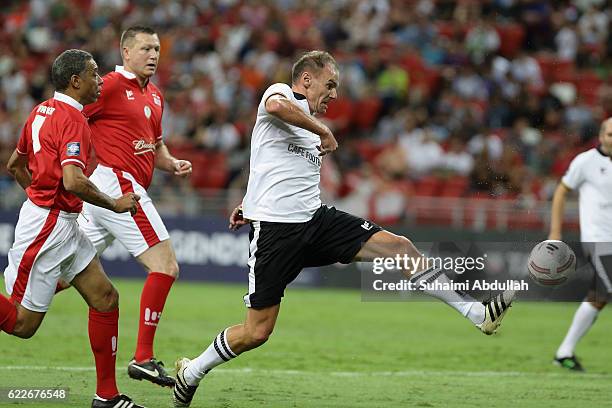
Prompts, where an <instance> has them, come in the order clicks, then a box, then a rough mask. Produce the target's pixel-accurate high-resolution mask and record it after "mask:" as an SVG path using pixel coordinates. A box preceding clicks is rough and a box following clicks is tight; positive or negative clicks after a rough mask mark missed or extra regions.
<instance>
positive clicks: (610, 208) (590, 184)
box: [548, 118, 612, 371]
mask: <svg viewBox="0 0 612 408" xmlns="http://www.w3.org/2000/svg"><path fill="white" fill-rule="evenodd" d="M599 143H600V145H599V146H598V147H596V148H593V149H590V150H588V151H586V152H584V153H581V154H579V155H578V156H576V157H575V158H574V160H572V162H571V163H570V166H569V168H568V170H567V173H566V174H565V175H564V176H563V178H562V179H561V182H560V183H559V185H558V186H557V189H556V191H555V194H554V197H553V203H552V214H551V224H550V233H549V235H548V238H549V239H557V240H560V239H561V232H562V223H563V209H564V207H565V199H566V195H567V193H568V192H569V191H570V190H577V191H578V194H579V206H580V209H579V211H580V240H581V241H582V243H583V247H584V249H585V251H586V254H587V255H588V257H589V260H590V262H591V265H592V266H593V270H594V271H595V274H594V277H593V285H592V287H591V290H590V291H589V292H588V294H587V296H586V299H585V300H584V301H583V302H582V303H581V304H580V306H579V307H578V310H577V311H576V314H575V315H574V319H573V321H572V324H571V326H570V328H569V330H568V332H567V334H566V336H565V339H564V340H563V342H562V343H561V345H560V346H559V349H558V350H557V353H556V354H555V359H554V362H555V363H556V364H558V365H560V366H561V367H564V368H567V369H569V370H574V371H584V368H583V367H582V365H581V364H580V361H579V360H578V359H577V358H576V355H575V354H574V349H575V348H576V345H577V344H578V341H580V339H581V338H582V337H583V336H584V335H585V334H586V333H587V332H588V331H589V329H590V328H591V326H592V325H593V323H594V322H595V319H596V318H597V315H598V314H599V312H600V311H601V310H602V309H603V308H604V306H605V305H606V303H607V302H608V298H609V296H610V293H612V282H611V279H610V278H611V276H612V118H608V119H607V120H605V121H604V122H603V123H602V125H601V129H600V131H599Z"/></svg>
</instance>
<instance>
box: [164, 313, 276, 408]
mask: <svg viewBox="0 0 612 408" xmlns="http://www.w3.org/2000/svg"><path fill="white" fill-rule="evenodd" d="M279 310H280V304H277V305H274V306H269V307H265V308H261V309H254V308H249V309H248V311H247V316H246V319H245V322H244V323H242V324H238V325H235V326H231V327H228V328H226V329H225V330H223V331H222V332H221V333H219V334H218V335H217V336H216V337H215V338H214V340H213V341H212V343H211V344H210V345H209V346H208V348H207V349H206V350H204V352H203V353H202V354H200V355H199V356H198V357H196V358H194V359H193V360H189V359H187V358H182V359H179V360H178V361H177V362H176V385H175V386H174V396H173V401H174V406H175V407H188V406H189V405H190V404H191V400H192V399H193V396H194V394H195V392H196V389H197V387H198V385H199V384H200V381H201V380H202V378H204V376H205V375H206V374H208V372H209V371H210V370H212V369H213V368H215V367H216V366H218V365H220V364H223V363H225V362H228V361H230V360H232V359H234V358H236V357H238V356H239V355H240V354H242V353H244V352H245V351H249V350H252V349H254V348H257V347H259V346H261V345H262V344H264V343H265V342H266V341H267V340H268V338H269V337H270V335H271V334H272V330H273V329H274V325H275V324H276V318H277V317H278V312H279Z"/></svg>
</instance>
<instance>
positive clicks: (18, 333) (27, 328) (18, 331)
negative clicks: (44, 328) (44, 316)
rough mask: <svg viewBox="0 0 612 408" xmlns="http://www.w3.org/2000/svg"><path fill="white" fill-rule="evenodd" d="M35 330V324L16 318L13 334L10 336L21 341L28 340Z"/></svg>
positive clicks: (36, 327) (36, 328)
mask: <svg viewBox="0 0 612 408" xmlns="http://www.w3.org/2000/svg"><path fill="white" fill-rule="evenodd" d="M37 330H38V326H37V325H36V324H32V322H29V321H27V320H25V319H19V318H17V321H16V322H15V327H14V329H13V333H11V334H12V335H13V336H15V337H19V338H21V339H29V338H31V337H32V336H34V334H35V333H36V331H37Z"/></svg>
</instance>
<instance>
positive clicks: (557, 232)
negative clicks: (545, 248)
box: [548, 182, 570, 240]
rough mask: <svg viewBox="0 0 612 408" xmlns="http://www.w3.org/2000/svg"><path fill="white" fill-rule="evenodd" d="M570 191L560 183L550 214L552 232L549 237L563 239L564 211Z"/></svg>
mask: <svg viewBox="0 0 612 408" xmlns="http://www.w3.org/2000/svg"><path fill="white" fill-rule="evenodd" d="M569 191H570V188H569V187H567V186H566V185H565V184H563V183H562V182H561V183H559V185H558V186H557V189H556V190H555V194H554V195H553V200H552V209H551V214H550V233H549V234H548V239H557V240H561V232H562V230H563V212H564V210H565V197H566V196H567V193H568V192H569Z"/></svg>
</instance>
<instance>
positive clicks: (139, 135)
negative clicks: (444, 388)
mask: <svg viewBox="0 0 612 408" xmlns="http://www.w3.org/2000/svg"><path fill="white" fill-rule="evenodd" d="M103 80H104V84H103V85H102V94H101V95H100V98H98V101H97V102H95V103H92V104H90V105H87V106H86V107H85V109H84V113H85V116H87V117H88V118H89V126H90V127H91V132H92V143H93V146H94V149H95V152H96V156H97V158H98V162H99V163H100V164H103V165H105V166H107V167H112V168H114V169H117V170H122V171H127V172H128V173H130V174H131V175H132V176H134V178H135V179H136V181H137V182H138V184H140V185H141V186H143V187H144V188H145V189H146V188H148V187H149V184H151V179H152V178H153V170H154V165H155V145H156V143H157V142H158V141H160V140H161V139H162V125H161V123H162V113H163V108H164V100H163V97H162V94H161V92H160V91H159V89H158V88H157V87H156V86H155V85H154V84H152V83H151V82H150V81H149V83H147V85H146V86H145V87H144V88H140V85H139V84H138V81H137V79H136V76H135V75H134V74H132V73H130V72H127V71H125V70H124V69H123V67H119V66H118V67H116V68H115V72H111V73H109V74H106V75H105V76H104V77H103Z"/></svg>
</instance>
